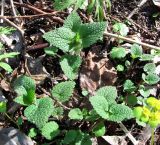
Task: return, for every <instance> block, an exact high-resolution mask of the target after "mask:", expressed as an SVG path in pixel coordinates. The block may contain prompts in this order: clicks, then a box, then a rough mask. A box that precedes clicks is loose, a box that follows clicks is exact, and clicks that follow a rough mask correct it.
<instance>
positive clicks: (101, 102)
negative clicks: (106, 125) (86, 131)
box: [89, 95, 109, 119]
mask: <svg viewBox="0 0 160 145" xmlns="http://www.w3.org/2000/svg"><path fill="white" fill-rule="evenodd" d="M89 101H90V103H91V104H92V106H93V109H94V110H95V111H96V112H97V114H98V115H100V116H101V117H102V118H104V119H108V116H109V114H108V102H107V100H106V99H105V98H104V97H103V96H99V95H97V96H93V97H90V98H89Z"/></svg>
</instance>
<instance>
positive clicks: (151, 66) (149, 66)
mask: <svg viewBox="0 0 160 145" xmlns="http://www.w3.org/2000/svg"><path fill="white" fill-rule="evenodd" d="M143 70H144V71H145V72H147V73H155V71H156V65H155V64H154V63H147V64H146V65H145V66H144V68H143Z"/></svg>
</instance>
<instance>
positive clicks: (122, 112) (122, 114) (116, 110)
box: [108, 104, 133, 122]
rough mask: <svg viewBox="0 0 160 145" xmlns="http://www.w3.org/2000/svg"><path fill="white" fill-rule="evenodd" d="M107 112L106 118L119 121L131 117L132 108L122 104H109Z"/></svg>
mask: <svg viewBox="0 0 160 145" xmlns="http://www.w3.org/2000/svg"><path fill="white" fill-rule="evenodd" d="M109 112H110V113H109V118H108V120H110V121H114V122H121V121H123V120H125V119H131V118H133V112H132V109H130V108H129V107H128V106H125V105H122V104H111V105H110V107H109Z"/></svg>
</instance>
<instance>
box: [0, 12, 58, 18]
mask: <svg viewBox="0 0 160 145" xmlns="http://www.w3.org/2000/svg"><path fill="white" fill-rule="evenodd" d="M52 15H55V14H54V13H46V14H37V15H25V16H2V15H1V16H0V18H6V19H16V18H24V19H25V18H26V19H27V18H35V17H40V16H52Z"/></svg>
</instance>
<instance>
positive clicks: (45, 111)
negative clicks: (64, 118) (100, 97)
mask: <svg viewBox="0 0 160 145" xmlns="http://www.w3.org/2000/svg"><path fill="white" fill-rule="evenodd" d="M52 112H53V102H52V99H51V98H49V97H46V98H41V99H38V100H37V101H36V104H33V105H30V106H28V107H27V108H26V109H25V110H24V115H25V116H26V117H27V119H28V121H30V122H32V123H34V124H35V125H36V126H37V127H38V128H39V129H41V128H42V127H43V126H44V125H45V123H46V122H47V121H48V118H49V117H50V116H51V114H52Z"/></svg>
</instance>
